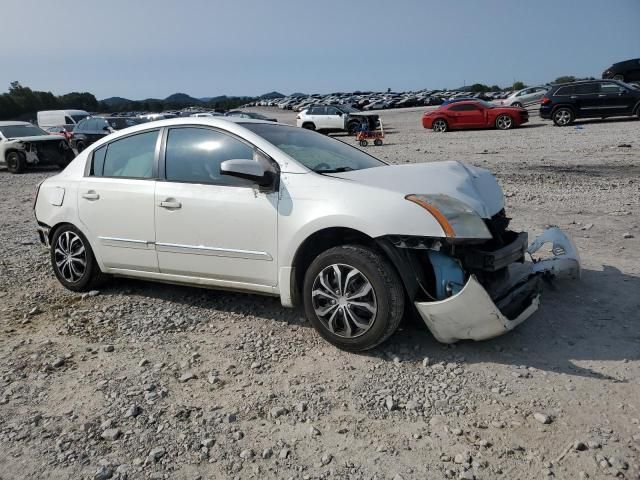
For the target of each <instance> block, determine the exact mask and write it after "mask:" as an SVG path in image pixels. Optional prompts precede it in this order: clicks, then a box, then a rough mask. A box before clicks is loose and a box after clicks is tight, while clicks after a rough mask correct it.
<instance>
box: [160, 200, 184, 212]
mask: <svg viewBox="0 0 640 480" xmlns="http://www.w3.org/2000/svg"><path fill="white" fill-rule="evenodd" d="M160 206H161V207H162V208H169V209H174V210H176V209H178V208H182V203H180V202H176V201H171V200H165V201H164V202H160Z"/></svg>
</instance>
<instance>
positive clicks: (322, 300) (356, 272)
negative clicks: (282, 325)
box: [303, 245, 405, 352]
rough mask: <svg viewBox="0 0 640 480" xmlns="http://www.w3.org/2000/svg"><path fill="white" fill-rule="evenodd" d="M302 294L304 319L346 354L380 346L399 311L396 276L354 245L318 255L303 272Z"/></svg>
mask: <svg viewBox="0 0 640 480" xmlns="http://www.w3.org/2000/svg"><path fill="white" fill-rule="evenodd" d="M338 272H339V274H338ZM336 292H337V293H336ZM303 295H304V308H305V313H306V316H307V318H308V319H309V321H310V322H311V324H312V325H313V326H314V328H315V329H316V330H317V331H318V333H319V334H320V336H322V337H323V338H324V339H325V340H327V341H328V342H329V343H331V344H333V345H335V346H336V347H338V348H340V349H343V350H347V351H352V352H358V351H363V350H369V349H371V348H374V347H376V346H377V345H379V344H380V343H382V342H384V341H385V340H386V339H387V338H389V337H390V336H391V335H392V334H393V333H394V332H395V331H396V329H397V328H398V325H400V322H401V320H402V317H403V313H404V302H405V295H404V289H403V287H402V282H401V281H400V278H399V276H398V273H397V272H396V270H395V269H394V267H393V266H392V265H391V264H390V263H389V262H388V261H387V259H386V258H384V257H383V256H381V255H380V254H378V253H377V252H375V251H373V250H370V249H369V248H366V247H363V246H360V245H344V246H340V247H334V248H331V249H329V250H326V251H325V252H323V253H321V254H320V255H318V257H316V259H315V260H314V261H313V262H312V263H311V265H310V266H309V268H308V269H307V272H306V273H305V277H304V287H303Z"/></svg>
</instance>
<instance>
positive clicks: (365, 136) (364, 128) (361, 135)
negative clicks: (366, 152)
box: [356, 118, 384, 147]
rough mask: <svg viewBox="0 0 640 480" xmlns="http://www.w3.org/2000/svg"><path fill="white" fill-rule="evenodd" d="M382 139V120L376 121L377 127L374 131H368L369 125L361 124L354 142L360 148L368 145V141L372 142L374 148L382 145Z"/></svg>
mask: <svg viewBox="0 0 640 480" xmlns="http://www.w3.org/2000/svg"><path fill="white" fill-rule="evenodd" d="M383 138H384V127H383V126H382V119H381V118H380V119H378V127H377V128H376V129H375V130H370V129H369V124H368V123H367V122H363V123H362V125H361V126H360V128H359V129H358V131H357V132H356V140H357V141H358V142H359V143H360V146H361V147H366V146H367V145H369V140H373V144H374V145H375V146H376V147H379V146H380V145H382V139H383Z"/></svg>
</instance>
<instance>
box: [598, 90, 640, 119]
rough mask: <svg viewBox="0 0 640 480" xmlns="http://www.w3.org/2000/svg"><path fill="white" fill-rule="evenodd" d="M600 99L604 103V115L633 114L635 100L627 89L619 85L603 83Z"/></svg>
mask: <svg viewBox="0 0 640 480" xmlns="http://www.w3.org/2000/svg"><path fill="white" fill-rule="evenodd" d="M599 97H600V99H601V102H602V113H603V114H606V115H613V116H615V115H628V114H630V113H633V112H632V110H633V107H634V106H635V98H634V97H633V96H632V95H631V93H630V92H629V90H628V89H627V88H625V87H623V86H622V85H620V84H618V83H614V82H603V83H601V84H600V94H599Z"/></svg>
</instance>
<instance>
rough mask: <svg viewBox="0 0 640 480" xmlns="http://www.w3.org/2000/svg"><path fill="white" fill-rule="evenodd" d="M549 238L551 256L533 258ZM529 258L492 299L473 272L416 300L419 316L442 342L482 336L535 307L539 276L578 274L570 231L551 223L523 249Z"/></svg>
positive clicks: (523, 316) (514, 324) (506, 327)
mask: <svg viewBox="0 0 640 480" xmlns="http://www.w3.org/2000/svg"><path fill="white" fill-rule="evenodd" d="M548 243H551V244H552V248H551V251H552V256H551V257H548V258H544V259H536V258H534V256H533V255H534V254H535V253H536V252H537V251H539V250H540V248H541V247H542V246H543V245H545V244H548ZM527 252H528V253H529V255H530V256H531V259H532V263H531V268H530V271H529V273H528V275H526V276H524V277H523V278H521V280H519V281H518V282H516V283H515V284H513V285H511V286H510V288H509V289H507V290H506V293H503V294H502V295H501V296H500V298H496V299H495V301H494V299H492V298H491V297H490V296H489V294H488V293H487V291H486V290H485V288H484V287H483V286H482V285H481V284H480V282H478V280H477V278H476V277H475V275H471V276H470V277H469V279H468V281H467V283H466V284H465V285H464V287H463V288H462V290H460V291H459V292H458V293H456V294H455V295H453V296H451V297H449V298H446V299H444V300H440V301H434V302H416V303H415V305H416V308H417V309H418V312H419V313H420V316H421V317H422V319H423V320H424V322H425V323H426V324H427V327H429V330H431V333H432V334H433V336H434V337H435V338H436V339H437V340H439V341H440V342H443V343H454V342H457V341H458V340H466V339H469V340H485V339H488V338H493V337H497V336H498V335H502V334H503V333H506V332H508V331H510V330H512V329H514V328H515V327H517V326H518V325H520V324H521V323H522V322H524V321H525V320H526V319H527V318H529V317H530V316H531V315H532V314H533V313H535V311H536V310H537V309H538V306H539V303H540V293H541V277H571V278H579V276H580V258H579V255H578V251H577V249H576V247H575V245H574V244H573V242H572V241H571V239H570V238H569V237H567V236H566V235H565V234H564V233H563V232H562V230H560V229H558V228H556V227H553V228H550V229H548V230H546V231H545V232H544V233H543V234H542V235H540V236H539V237H537V238H536V239H535V240H534V241H533V242H532V243H531V245H530V246H529V248H528V249H527Z"/></svg>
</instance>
